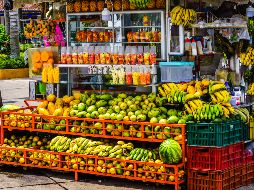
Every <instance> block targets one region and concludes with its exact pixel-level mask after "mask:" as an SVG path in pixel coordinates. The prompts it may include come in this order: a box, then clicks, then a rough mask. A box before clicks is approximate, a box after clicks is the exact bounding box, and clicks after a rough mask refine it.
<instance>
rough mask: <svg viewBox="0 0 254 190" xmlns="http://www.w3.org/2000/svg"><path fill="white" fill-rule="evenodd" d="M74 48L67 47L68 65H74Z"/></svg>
mask: <svg viewBox="0 0 254 190" xmlns="http://www.w3.org/2000/svg"><path fill="white" fill-rule="evenodd" d="M71 53H72V48H71V46H69V47H67V51H66V61H67V64H72V55H71Z"/></svg>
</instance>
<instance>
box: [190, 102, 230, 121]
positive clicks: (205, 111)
mask: <svg viewBox="0 0 254 190" xmlns="http://www.w3.org/2000/svg"><path fill="white" fill-rule="evenodd" d="M233 112H234V108H233V107H229V106H228V107H227V106H226V105H221V104H215V105H211V104H204V105H203V106H202V107H199V108H198V109H197V110H195V112H194V113H193V117H194V119H195V120H197V121H203V120H207V121H211V120H215V119H216V118H221V117H223V116H224V117H229V115H230V114H231V113H233Z"/></svg>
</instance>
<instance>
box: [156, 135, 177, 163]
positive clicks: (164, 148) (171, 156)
mask: <svg viewBox="0 0 254 190" xmlns="http://www.w3.org/2000/svg"><path fill="white" fill-rule="evenodd" d="M159 154H160V158H161V160H162V161H163V162H164V163H167V164H176V163H178V162H179V161H180V160H181V159H182V148H181V146H180V145H179V143H178V142H176V141H175V140H172V139H167V140H165V141H164V142H162V143H161V144H160V147H159Z"/></svg>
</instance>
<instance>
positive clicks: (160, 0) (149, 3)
mask: <svg viewBox="0 0 254 190" xmlns="http://www.w3.org/2000/svg"><path fill="white" fill-rule="evenodd" d="M104 4H106V6H107V9H108V10H110V11H112V10H115V11H121V10H136V9H155V8H157V9H164V8H165V6H166V2H165V0H146V1H141V0H130V1H129V0H122V1H121V0H114V1H106V2H105V1H102V0H99V1H95V0H90V1H89V0H69V1H68V2H67V12H68V13H72V12H75V13H79V12H89V11H90V12H95V11H102V10H103V9H104Z"/></svg>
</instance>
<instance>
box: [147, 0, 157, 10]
mask: <svg viewBox="0 0 254 190" xmlns="http://www.w3.org/2000/svg"><path fill="white" fill-rule="evenodd" d="M155 6H156V2H155V0H151V1H150V3H148V5H147V8H148V9H154V8H155Z"/></svg>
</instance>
